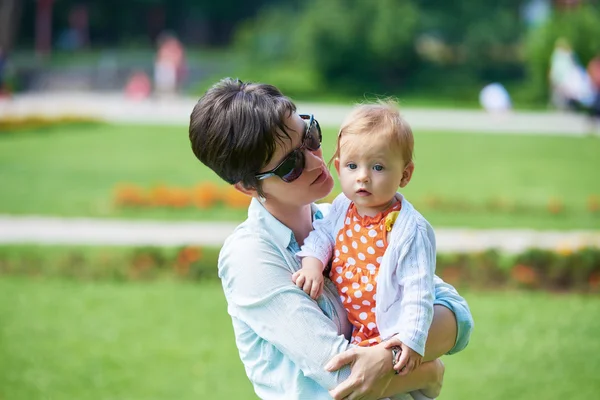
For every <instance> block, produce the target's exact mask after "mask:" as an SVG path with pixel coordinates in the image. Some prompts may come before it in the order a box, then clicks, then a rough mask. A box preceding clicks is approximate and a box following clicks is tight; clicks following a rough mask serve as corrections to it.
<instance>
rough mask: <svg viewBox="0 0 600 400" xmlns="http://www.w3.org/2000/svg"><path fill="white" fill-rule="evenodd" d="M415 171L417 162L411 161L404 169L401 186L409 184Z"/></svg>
mask: <svg viewBox="0 0 600 400" xmlns="http://www.w3.org/2000/svg"><path fill="white" fill-rule="evenodd" d="M413 172H415V164H414V163H413V162H412V161H411V162H409V163H408V165H407V166H406V167H404V171H402V179H400V187H401V188H403V187H404V186H406V185H408V182H410V179H411V178H412V175H413Z"/></svg>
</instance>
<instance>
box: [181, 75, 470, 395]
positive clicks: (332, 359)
mask: <svg viewBox="0 0 600 400" xmlns="http://www.w3.org/2000/svg"><path fill="white" fill-rule="evenodd" d="M320 135H321V130H320V127H319V125H318V123H317V122H316V120H315V119H314V118H313V117H312V116H306V115H298V114H297V112H296V106H295V105H294V103H292V101H291V100H290V99H288V98H287V97H285V96H283V94H281V92H280V91H279V90H278V89H277V88H275V87H273V86H270V85H264V84H247V83H242V82H241V81H239V80H231V79H224V80H222V81H220V82H218V83H217V84H215V85H214V86H213V87H212V88H210V89H209V90H208V91H207V92H206V93H205V94H204V96H202V98H200V100H199V101H198V103H197V104H196V106H195V107H194V110H193V112H192V114H191V118H190V128H189V137H190V141H191V145H192V150H193V151H194V154H195V155H196V157H197V158H198V159H199V160H200V161H201V162H202V163H204V164H205V165H207V166H208V167H209V168H211V169H212V170H213V171H214V172H216V173H217V174H218V175H219V176H220V177H221V178H222V179H223V180H225V181H226V182H228V183H230V184H232V185H234V186H235V188H236V189H237V190H239V191H240V192H242V193H245V194H247V195H249V196H251V197H252V198H253V199H252V202H251V204H250V207H249V210H248V219H247V220H246V221H245V222H244V223H242V224H241V225H240V226H239V227H238V228H237V229H236V230H235V231H234V233H233V234H232V235H231V236H230V237H229V238H228V239H227V240H226V242H225V244H224V245H223V248H222V250H221V254H220V257H219V276H220V278H221V281H222V284H223V289H224V292H225V297H226V299H227V303H228V312H229V314H230V315H231V318H232V322H233V328H234V333H235V337H236V344H237V347H238V349H239V353H240V357H241V359H242V362H243V363H244V366H245V368H246V373H247V375H248V377H249V379H250V381H251V382H252V384H253V385H254V389H255V391H256V394H257V395H258V396H259V397H260V398H263V399H283V398H285V399H325V398H330V395H331V396H332V397H334V398H335V399H342V398H347V399H356V398H361V399H377V398H382V397H386V396H392V395H394V394H400V393H407V392H409V391H413V390H417V389H422V391H423V392H424V393H426V394H427V395H429V396H431V397H435V396H437V394H438V393H439V390H440V388H441V381H442V377H443V369H444V368H443V364H442V363H441V362H440V361H439V360H437V358H438V357H440V356H441V355H443V354H446V353H452V352H456V351H460V350H462V349H463V348H464V347H465V346H466V344H467V342H468V339H469V335H470V332H471V328H472V319H471V315H470V312H469V309H468V307H467V305H466V302H465V301H464V300H463V299H462V298H461V297H460V296H458V294H457V293H456V291H455V290H454V288H452V287H451V286H450V285H447V284H445V283H443V282H442V281H441V280H438V281H436V303H435V304H436V305H435V310H434V319H433V323H432V325H431V328H430V332H429V337H428V341H427V348H426V354H425V361H429V360H435V361H433V362H427V363H424V364H423V365H422V366H421V367H419V368H418V369H417V370H416V371H414V372H413V373H412V374H410V375H408V376H398V375H395V374H394V372H393V369H392V359H393V356H392V352H391V351H390V350H386V349H385V348H384V346H383V345H377V346H374V347H369V348H356V347H351V346H350V345H349V343H348V340H347V338H348V337H349V335H350V332H351V325H350V323H349V322H348V320H347V318H346V313H345V310H344V308H343V306H342V305H341V303H340V300H339V297H338V295H337V293H336V290H335V287H334V286H333V285H332V283H331V282H330V281H328V280H327V281H326V284H325V287H324V290H323V295H322V296H321V297H320V298H319V299H318V300H317V301H314V300H312V299H311V298H310V297H309V296H308V295H307V294H305V293H304V292H303V291H302V289H300V288H298V287H297V286H296V285H295V284H294V283H293V282H292V278H291V277H292V274H293V273H294V272H295V271H297V270H298V269H299V268H300V264H299V262H298V259H297V258H296V256H295V253H296V252H298V251H299V250H300V247H299V246H301V245H302V244H303V242H304V239H305V238H306V237H307V236H308V233H309V232H310V231H311V229H312V221H313V219H318V218H322V216H323V213H324V212H326V207H323V206H317V205H315V204H314V201H316V200H318V199H321V198H323V197H325V196H326V195H327V194H329V192H331V190H332V188H333V178H332V177H331V175H330V173H329V171H328V169H327V167H326V165H325V162H324V160H323V156H322V152H321V148H320V140H321V136H320ZM349 364H351V367H350V365H349ZM328 392H329V393H328Z"/></svg>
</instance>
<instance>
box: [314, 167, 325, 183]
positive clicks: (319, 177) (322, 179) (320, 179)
mask: <svg viewBox="0 0 600 400" xmlns="http://www.w3.org/2000/svg"><path fill="white" fill-rule="evenodd" d="M325 179H327V173H326V172H325V170H324V169H323V170H321V174H320V175H319V176H317V179H315V180H314V181H313V183H312V184H313V185H314V184H315V183H317V184H318V183H321V182H323V181H324V180H325Z"/></svg>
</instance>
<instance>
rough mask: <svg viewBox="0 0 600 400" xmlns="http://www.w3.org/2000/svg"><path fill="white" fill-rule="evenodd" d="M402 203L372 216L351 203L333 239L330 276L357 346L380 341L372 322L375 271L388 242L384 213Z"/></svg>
mask: <svg viewBox="0 0 600 400" xmlns="http://www.w3.org/2000/svg"><path fill="white" fill-rule="evenodd" d="M401 206H402V203H401V202H397V203H396V204H394V205H393V206H392V207H390V208H388V209H387V210H385V211H383V212H381V213H379V214H377V215H376V216H374V217H369V216H364V217H362V216H361V215H360V214H359V213H358V211H357V210H356V206H355V205H354V203H352V204H351V205H350V207H349V208H348V212H347V213H346V219H345V222H344V226H343V227H342V229H340V231H339V232H338V233H337V237H336V239H335V251H334V259H333V262H332V264H331V272H330V274H329V277H330V278H331V280H332V282H333V283H334V284H335V285H336V287H337V289H338V293H339V294H340V300H341V301H342V304H343V305H344V307H345V308H346V311H347V312H348V320H349V321H350V323H352V325H353V326H354V330H353V332H352V340H351V342H352V343H353V344H357V345H359V346H372V345H374V344H377V343H380V342H381V338H380V336H379V330H378V329H377V324H376V322H375V301H376V295H375V293H376V291H377V275H378V274H379V265H380V264H381V259H382V257H383V254H384V253H385V249H387V245H388V243H387V233H388V230H387V228H386V217H387V216H388V215H389V214H390V213H392V212H394V211H399V210H400V208H401ZM388 225H389V221H388Z"/></svg>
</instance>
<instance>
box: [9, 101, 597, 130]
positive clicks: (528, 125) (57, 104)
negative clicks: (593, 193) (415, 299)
mask: <svg viewBox="0 0 600 400" xmlns="http://www.w3.org/2000/svg"><path fill="white" fill-rule="evenodd" d="M196 100H197V99H193V98H184V97H174V98H170V99H160V100H158V99H150V100H144V101H132V100H128V99H126V98H125V97H124V96H123V95H121V94H118V93H117V94H98V93H41V94H22V95H18V96H16V97H15V98H13V99H12V100H10V101H6V100H4V101H2V100H0V119H2V118H6V117H23V116H27V115H38V116H39V115H43V116H49V117H57V116H64V115H77V116H87V117H91V118H97V119H101V120H105V121H109V122H116V123H134V124H139V123H148V124H178V125H187V124H188V122H189V116H190V112H191V111H192V108H193V107H194V104H195V102H196ZM298 109H299V111H301V112H307V113H313V114H315V115H316V116H317V118H318V119H319V122H321V124H322V125H327V126H335V127H337V126H339V125H340V123H341V121H342V120H343V118H344V117H345V116H346V115H347V113H348V111H349V110H350V105H331V104H318V103H303V102H300V103H298ZM403 112H404V115H405V117H406V119H407V120H408V122H409V123H410V124H411V125H412V127H413V129H415V130H436V131H457V132H477V133H528V134H546V135H577V136H582V135H586V134H588V133H589V131H590V125H589V122H588V121H587V120H586V119H585V118H584V117H582V116H581V115H576V114H568V113H563V112H554V111H552V112H550V111H547V112H541V111H540V112H514V113H511V114H507V115H502V116H498V115H490V114H488V113H485V112H483V111H480V110H456V109H423V108H408V107H407V108H404V109H403Z"/></svg>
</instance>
